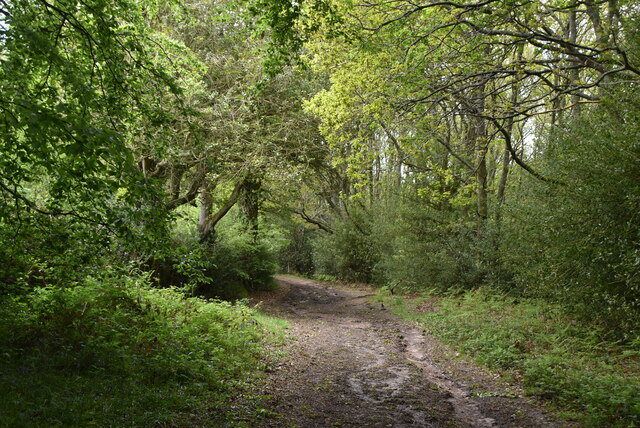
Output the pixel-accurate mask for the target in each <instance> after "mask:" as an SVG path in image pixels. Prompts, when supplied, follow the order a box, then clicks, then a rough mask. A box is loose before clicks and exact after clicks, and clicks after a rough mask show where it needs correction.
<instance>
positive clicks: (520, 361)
mask: <svg viewBox="0 0 640 428" xmlns="http://www.w3.org/2000/svg"><path fill="white" fill-rule="evenodd" d="M378 298H379V299H380V300H381V301H384V302H385V304H387V305H388V306H392V307H394V309H395V311H396V312H397V313H399V314H400V315H402V316H403V317H404V318H406V319H411V320H415V321H417V322H418V323H420V324H422V325H423V326H424V327H425V328H426V329H427V330H428V331H430V332H431V333H432V334H434V335H435V336H437V337H439V338H441V339H442V340H443V341H444V342H446V343H448V344H449V345H451V346H452V347H453V348H454V349H456V350H458V351H460V352H462V353H463V354H465V355H467V356H470V357H472V358H473V359H474V360H475V361H476V362H478V363H480V364H482V365H485V366H487V367H489V368H491V369H498V370H502V371H503V372H504V373H505V374H511V375H512V376H513V377H516V378H518V379H519V380H520V381H521V382H522V383H523V385H524V387H525V388H526V391H527V393H528V394H530V395H535V396H538V397H542V398H544V399H547V400H550V401H551V403H552V404H554V405H555V406H557V407H558V409H559V410H560V411H562V412H563V413H564V416H566V417H570V418H572V419H576V420H579V421H580V422H582V423H584V424H585V425H587V426H618V427H632V426H640V346H639V345H640V344H635V345H627V346H621V345H619V344H614V343H610V342H607V341H603V339H602V338H603V337H605V335H604V334H603V332H602V331H600V330H598V329H597V328H594V327H593V326H585V325H581V324H579V323H576V322H575V321H574V320H572V319H570V318H569V317H567V316H566V315H565V314H563V312H562V311H561V310H560V309H559V308H555V307H552V306H549V304H548V303H545V302H541V301H536V300H528V299H518V300H516V299H513V298H509V297H506V296H496V295H495V293H494V292H493V291H483V290H477V291H471V292H468V293H466V294H464V295H463V296H455V297H439V298H434V297H430V298H425V297H422V298H417V297H397V296H391V295H389V293H388V291H385V290H384V289H383V290H381V291H380V293H379V294H378ZM427 299H429V300H430V304H425V300H427ZM425 307H426V308H434V309H435V311H431V310H425V309H424V308H425Z"/></svg>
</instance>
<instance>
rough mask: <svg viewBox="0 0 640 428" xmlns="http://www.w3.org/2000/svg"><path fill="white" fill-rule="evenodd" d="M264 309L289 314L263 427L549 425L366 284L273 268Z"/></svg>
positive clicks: (535, 410)
mask: <svg viewBox="0 0 640 428" xmlns="http://www.w3.org/2000/svg"><path fill="white" fill-rule="evenodd" d="M276 279H277V280H278V282H279V283H280V284H281V288H280V290H279V291H277V292H275V293H263V294H262V295H260V296H256V299H257V300H259V301H262V303H261V305H262V308H263V310H265V311H266V312H268V313H271V314H273V315H277V316H280V317H283V318H286V319H287V320H289V322H290V323H291V326H292V327H291V329H290V335H291V337H292V339H293V340H292V341H291V344H290V345H289V346H288V349H287V351H288V354H289V355H288V357H286V358H285V360H284V362H283V363H282V364H281V365H280V366H278V367H276V368H275V369H274V370H273V372H272V373H271V376H270V379H269V382H268V385H267V386H266V388H265V391H264V392H265V394H267V395H268V396H270V397H271V398H270V399H269V401H268V402H267V403H266V404H267V406H269V407H270V410H271V412H273V416H272V417H270V418H265V419H262V420H260V421H258V425H259V426H264V427H281V426H282V427H285V426H286V427H296V426H298V427H331V426H342V427H347V426H348V427H452V426H455V427H555V426H564V425H563V424H559V423H554V422H553V421H552V420H551V419H550V418H549V417H548V416H547V415H546V413H545V412H544V411H543V410H542V409H540V408H539V407H538V406H537V405H536V404H535V403H533V402H531V401H529V400H527V399H524V398H522V397H520V396H519V395H520V391H518V389H517V388H516V387H511V388H510V387H509V386H508V385H504V384H503V383H502V382H496V381H495V380H496V375H495V374H491V373H487V372H484V371H482V370H480V369H478V368H477V367H474V366H472V365H469V364H467V363H463V362H461V361H459V360H457V359H455V358H452V356H453V355H452V352H451V351H450V350H448V349H447V348H446V347H445V346H443V345H442V344H440V343H438V342H437V341H436V340H435V339H434V338H433V337H430V336H429V335H427V334H426V333H425V332H423V331H421V330H419V329H418V328H417V327H416V326H412V325H409V324H407V323H404V322H401V321H400V320H399V319H398V318H397V317H396V316H394V315H393V314H391V313H390V312H389V311H388V310H387V309H386V308H384V307H383V306H382V305H381V304H380V303H376V302H373V301H371V299H370V298H369V295H368V294H369V293H370V291H369V292H368V291H366V290H352V289H340V288H336V287H330V286H327V285H321V284H317V283H315V282H312V281H307V280H302V279H298V278H291V277H277V278H276Z"/></svg>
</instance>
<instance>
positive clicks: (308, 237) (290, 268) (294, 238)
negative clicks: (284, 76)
mask: <svg viewBox="0 0 640 428" xmlns="http://www.w3.org/2000/svg"><path fill="white" fill-rule="evenodd" d="M314 236H315V233H314V232H313V231H311V230H310V229H308V228H306V227H304V226H303V225H300V224H297V225H294V226H293V227H292V230H291V231H290V232H289V242H288V244H287V245H284V246H283V247H282V248H281V249H280V251H279V252H278V265H279V266H280V271H282V272H285V273H299V274H303V275H309V274H311V273H313V271H314V266H313V246H312V242H313V238H314Z"/></svg>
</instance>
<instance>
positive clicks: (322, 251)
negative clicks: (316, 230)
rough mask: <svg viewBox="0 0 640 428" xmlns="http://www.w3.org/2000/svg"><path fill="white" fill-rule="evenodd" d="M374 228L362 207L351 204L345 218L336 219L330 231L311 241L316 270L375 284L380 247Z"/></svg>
mask: <svg viewBox="0 0 640 428" xmlns="http://www.w3.org/2000/svg"><path fill="white" fill-rule="evenodd" d="M373 227H374V224H373V222H372V220H371V218H370V215H369V214H368V213H367V211H366V210H365V209H364V208H361V207H354V208H353V210H352V211H351V213H350V216H349V217H348V218H345V219H340V220H338V221H336V223H335V224H334V233H333V234H331V235H321V236H318V238H317V239H315V240H314V241H313V247H314V249H313V256H314V259H313V263H314V266H315V268H316V273H319V274H327V275H332V276H335V277H338V278H340V279H343V280H346V281H354V282H369V283H374V282H375V281H376V280H377V278H376V277H375V276H374V270H375V266H376V264H377V262H378V260H379V251H380V247H379V245H378V241H377V236H376V235H375V231H374V230H373Z"/></svg>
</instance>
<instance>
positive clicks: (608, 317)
mask: <svg viewBox="0 0 640 428" xmlns="http://www.w3.org/2000/svg"><path fill="white" fill-rule="evenodd" d="M634 99H635V100H637V99H638V94H635V93H633V92H632V91H629V92H628V93H627V92H625V93H623V94H618V95H617V96H616V97H615V98H613V99H612V100H611V101H609V102H608V103H607V104H605V105H604V106H600V107H598V108H596V109H594V110H593V111H592V112H590V113H589V114H585V115H584V117H583V118H582V119H580V120H577V121H576V122H575V123H573V124H572V125H571V126H569V127H568V128H566V129H565V130H561V131H557V133H555V134H554V135H553V136H552V138H551V139H550V143H549V147H548V149H547V150H546V152H545V153H546V154H545V156H544V158H543V159H542V160H541V161H540V162H539V165H536V166H537V168H538V169H539V170H540V171H542V172H543V174H544V175H546V176H548V177H551V178H552V179H554V180H556V181H557V182H558V183H557V184H554V183H544V182H540V181H538V180H535V179H532V178H530V177H529V176H524V177H523V178H522V180H521V184H520V186H519V187H518V189H515V190H514V194H515V195H518V196H517V197H516V198H514V199H513V200H512V202H511V203H510V204H509V207H508V213H507V214H508V217H506V218H505V232H506V236H505V238H504V241H503V257H504V259H505V260H506V261H507V264H508V265H510V266H512V268H513V269H514V272H515V273H516V281H517V282H516V286H517V287H519V288H520V289H521V290H523V291H524V292H528V293H531V294H534V295H538V296H543V297H547V298H551V299H553V300H556V301H559V302H561V303H562V304H563V305H564V306H565V307H567V308H569V309H571V310H572V311H573V312H574V313H576V314H578V315H580V316H581V317H583V318H584V319H587V320H592V319H594V318H597V321H598V322H600V323H602V325H603V326H605V327H606V329H607V332H608V333H609V334H610V335H611V336H615V337H616V338H618V339H625V340H631V339H633V338H634V337H635V336H637V335H638V334H640V324H639V323H638V320H640V276H639V275H638V270H639V269H640V223H639V222H638V212H640V126H639V125H638V124H640V106H639V105H637V101H636V102H634V101H633V100H634ZM621 107H622V108H621Z"/></svg>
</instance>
